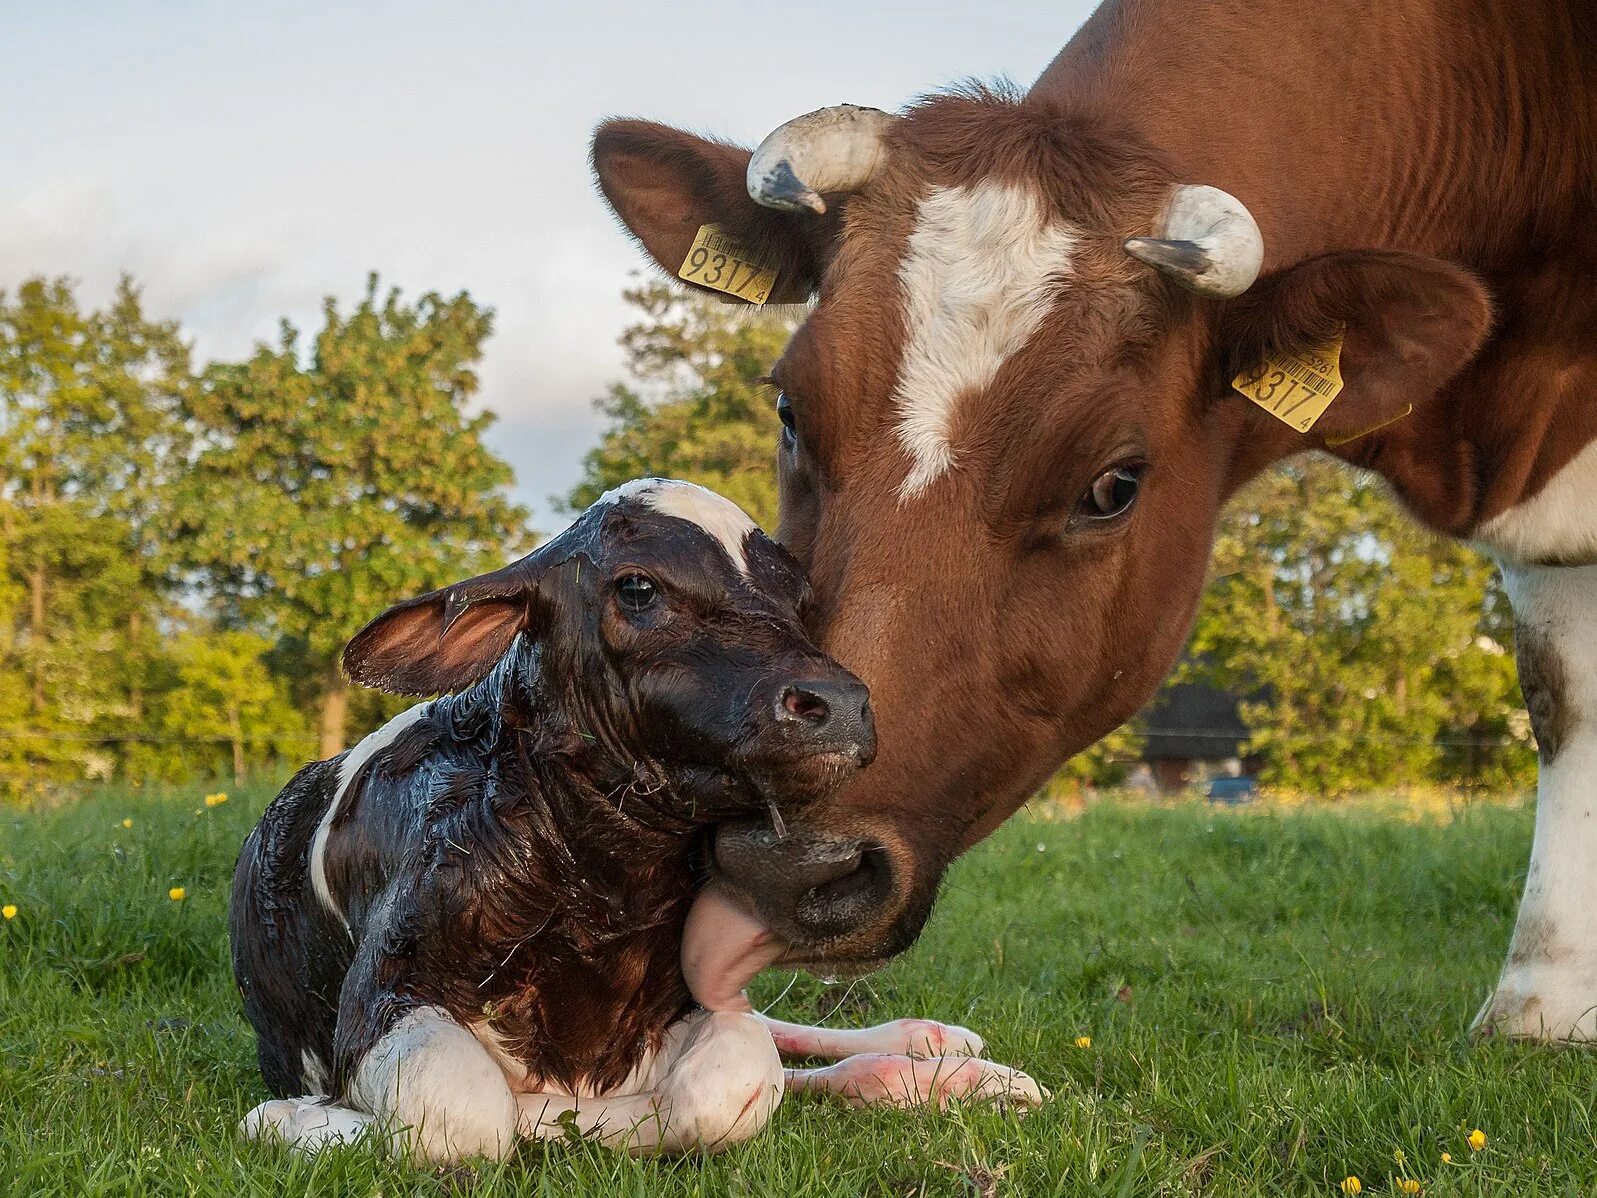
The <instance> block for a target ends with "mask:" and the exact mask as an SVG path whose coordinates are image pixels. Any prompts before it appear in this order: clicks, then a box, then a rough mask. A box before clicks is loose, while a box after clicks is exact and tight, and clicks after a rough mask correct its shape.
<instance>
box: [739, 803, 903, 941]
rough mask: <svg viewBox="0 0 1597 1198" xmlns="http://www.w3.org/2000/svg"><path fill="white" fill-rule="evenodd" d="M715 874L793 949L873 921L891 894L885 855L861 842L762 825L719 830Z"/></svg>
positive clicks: (746, 822)
mask: <svg viewBox="0 0 1597 1198" xmlns="http://www.w3.org/2000/svg"><path fill="white" fill-rule="evenodd" d="M715 867H716V872H717V873H719V874H720V875H721V876H722V877H723V878H724V879H725V880H727V881H728V882H731V883H732V884H733V885H734V886H735V887H737V888H738V889H739V890H741V891H742V892H743V893H744V894H745V895H747V896H748V898H749V900H750V901H751V902H753V904H754V907H755V910H756V911H757V912H758V913H759V915H760V916H761V917H762V918H763V919H765V920H766V921H767V923H768V924H769V925H770V926H771V927H772V928H773V929H775V930H776V931H778V932H779V933H780V934H782V935H784V936H786V937H787V938H789V939H792V940H795V941H799V942H810V943H813V942H816V941H823V940H829V939H832V938H834V937H837V936H842V935H845V934H847V933H849V932H852V931H854V930H856V929H858V928H860V927H862V926H863V925H865V924H867V923H869V922H870V921H871V920H872V919H874V918H876V917H877V915H878V913H879V912H880V910H881V908H882V907H883V905H884V904H885V903H886V902H887V900H888V898H889V897H890V896H891V893H892V877H891V872H890V870H889V867H888V865H887V858H886V854H885V853H883V852H882V851H881V850H880V848H878V847H877V846H874V845H872V844H870V843H868V842H866V841H862V840H858V839H854V838H848V839H834V838H832V837H829V836H822V835H818V834H816V833H813V832H808V831H806V830H804V829H802V828H794V829H791V830H789V831H786V832H784V833H780V834H779V833H777V832H776V831H775V830H774V829H773V828H772V827H771V825H770V824H769V823H767V822H766V821H765V820H760V819H752V820H742V821H739V822H737V823H727V824H722V825H721V826H720V827H719V828H717V829H716V833H715Z"/></svg>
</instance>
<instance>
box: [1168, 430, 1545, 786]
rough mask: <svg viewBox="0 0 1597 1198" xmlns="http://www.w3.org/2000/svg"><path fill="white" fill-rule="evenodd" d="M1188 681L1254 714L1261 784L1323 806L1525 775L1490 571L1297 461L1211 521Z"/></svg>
mask: <svg viewBox="0 0 1597 1198" xmlns="http://www.w3.org/2000/svg"><path fill="white" fill-rule="evenodd" d="M1213 572H1214V581H1213V582H1212V583H1211V585H1210V587H1209V589H1208V592H1207V593H1206V595H1205V598H1204V602H1203V606H1202V608H1201V609H1200V612H1199V616H1198V621H1197V627H1196V631H1195V633H1194V636H1193V643H1192V648H1193V651H1194V654H1195V660H1196V665H1195V666H1194V667H1193V672H1194V673H1196V674H1198V675H1199V676H1201V677H1203V678H1205V679H1206V680H1207V681H1209V682H1211V683H1214V684H1216V685H1219V686H1221V687H1223V688H1225V689H1227V690H1230V691H1232V692H1233V693H1236V694H1239V695H1250V696H1252V698H1251V699H1250V700H1249V701H1247V702H1245V703H1244V704H1243V712H1242V714H1243V719H1244V721H1245V722H1246V723H1247V725H1248V727H1249V729H1250V730H1251V732H1252V740H1251V744H1250V746H1249V750H1248V751H1249V752H1251V753H1253V754H1257V755H1258V756H1260V757H1262V758H1263V759H1264V762H1265V766H1264V775H1265V778H1266V779H1267V780H1269V781H1273V782H1276V783H1278V784H1282V785H1287V786H1291V787H1297V788H1304V789H1310V790H1314V791H1319V792H1325V793H1336V792H1341V791H1346V790H1351V789H1357V788H1370V787H1382V786H1392V785H1398V784H1404V783H1411V782H1415V781H1423V780H1440V779H1459V780H1465V781H1480V782H1488V783H1492V784H1497V785H1501V784H1503V783H1505V782H1509V781H1520V782H1523V781H1524V780H1525V779H1526V778H1527V777H1528V776H1529V775H1530V771H1531V770H1532V769H1533V764H1534V756H1533V754H1532V751H1531V748H1530V745H1529V741H1528V733H1527V732H1526V731H1525V729H1526V728H1527V726H1528V725H1527V723H1526V722H1525V721H1524V719H1523V712H1522V710H1521V705H1520V702H1519V700H1518V693H1517V689H1516V683H1515V676H1514V669H1513V660H1512V657H1511V656H1510V655H1509V654H1508V653H1507V652H1506V649H1505V644H1506V642H1507V640H1508V631H1507V629H1508V624H1509V612H1508V605H1507V603H1506V602H1505V601H1504V599H1503V596H1502V594H1501V591H1500V590H1499V589H1498V586H1497V583H1496V580H1495V578H1494V572H1493V567H1492V564H1491V563H1490V562H1489V561H1488V560H1487V559H1485V558H1483V557H1481V556H1480V555H1479V554H1477V553H1475V552H1474V551H1473V550H1471V549H1469V548H1467V547H1466V546H1464V545H1462V544H1459V543H1458V542H1455V541H1447V540H1443V539H1441V538H1438V537H1435V536H1433V535H1431V534H1430V533H1428V532H1426V531H1425V530H1423V529H1422V528H1420V527H1419V525H1417V524H1416V523H1415V522H1414V521H1412V520H1411V519H1409V518H1408V517H1407V516H1406V515H1405V514H1404V513H1403V512H1402V511H1401V510H1400V509H1399V507H1398V506H1397V504H1396V503H1394V502H1393V500H1392V499H1391V498H1390V496H1389V495H1388V494H1387V493H1386V491H1385V488H1384V485H1383V484H1382V483H1380V482H1379V481H1378V480H1377V479H1375V478H1374V477H1373V476H1370V475H1365V474H1360V473H1357V472H1354V471H1352V470H1350V469H1348V468H1347V467H1345V466H1342V465H1341V464H1340V463H1338V462H1335V461H1334V460H1332V459H1330V458H1324V457H1313V458H1301V459H1296V460H1294V461H1293V462H1291V463H1288V464H1287V465H1285V466H1284V467H1282V468H1280V469H1278V470H1276V471H1273V472H1271V473H1269V474H1267V475H1265V476H1263V477H1262V478H1260V479H1259V480H1257V481H1256V482H1255V483H1254V484H1253V485H1252V486H1251V487H1249V488H1247V489H1245V490H1244V492H1243V493H1242V494H1241V495H1240V496H1238V498H1237V499H1236V500H1235V501H1234V502H1233V503H1232V505H1231V506H1230V507H1229V508H1228V509H1227V512H1226V514H1225V516H1224V518H1223V521H1222V526H1221V530H1220V535H1219V538H1218V540H1217V542H1216V548H1215V556H1214V565H1213Z"/></svg>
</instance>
